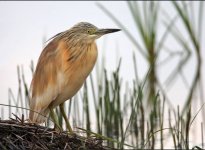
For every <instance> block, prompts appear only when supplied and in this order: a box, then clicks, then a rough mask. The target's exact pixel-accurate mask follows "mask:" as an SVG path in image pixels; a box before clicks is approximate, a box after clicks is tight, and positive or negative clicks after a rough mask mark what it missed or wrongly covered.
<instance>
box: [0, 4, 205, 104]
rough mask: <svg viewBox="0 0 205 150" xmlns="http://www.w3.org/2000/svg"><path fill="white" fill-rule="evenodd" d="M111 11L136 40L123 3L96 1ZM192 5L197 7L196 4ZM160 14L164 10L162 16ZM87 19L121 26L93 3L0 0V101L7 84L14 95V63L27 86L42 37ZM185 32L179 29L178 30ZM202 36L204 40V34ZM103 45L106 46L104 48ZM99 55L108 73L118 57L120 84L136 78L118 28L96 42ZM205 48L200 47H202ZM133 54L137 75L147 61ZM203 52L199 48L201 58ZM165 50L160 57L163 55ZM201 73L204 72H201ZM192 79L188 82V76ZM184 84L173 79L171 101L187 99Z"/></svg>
mask: <svg viewBox="0 0 205 150" xmlns="http://www.w3.org/2000/svg"><path fill="white" fill-rule="evenodd" d="M99 3H101V4H103V5H104V6H105V7H106V8H107V9H108V10H110V11H111V12H112V13H113V14H114V15H115V16H117V18H118V19H119V20H120V21H121V22H122V23H123V24H124V26H126V27H127V28H128V29H129V30H130V31H132V33H133V35H134V36H135V38H136V39H140V38H139V36H138V35H137V34H136V33H137V30H136V27H135V24H134V22H133V19H132V16H131V15H130V12H129V9H128V7H127V4H126V2H124V1H118V2H108V1H102V2H99ZM160 4H161V5H162V7H163V8H164V9H165V10H166V11H168V13H170V15H171V16H172V17H174V15H175V13H174V11H173V8H172V6H170V3H169V2H160ZM194 6H195V5H194ZM161 15H162V14H161ZM81 21H86V22H90V23H92V24H94V25H95V26H97V27H99V28H119V27H118V26H117V25H116V24H115V23H114V21H112V20H111V19H110V18H109V17H108V16H107V15H106V14H105V13H104V12H103V11H102V10H101V9H100V8H99V7H97V5H96V2H94V1H90V2H82V1H77V2H74V1H71V2H65V1H62V2H57V1H51V2H49V1H44V2H40V1H37V2H20V1H16V2H15V1H14V2H3V1H0V58H1V59H0V81H1V82H0V91H1V96H0V103H5V104H6V103H7V100H8V88H12V90H13V91H14V94H16V93H17V85H18V82H17V69H16V66H17V65H23V66H24V71H25V75H26V81H27V83H28V84H30V81H31V72H30V70H29V66H30V61H31V60H34V62H35V64H36V63H37V60H38V57H39V55H40V53H41V51H42V40H43V36H46V38H47V39H48V38H49V37H52V36H53V35H55V34H57V33H59V32H61V31H64V30H66V29H68V28H70V27H72V26H73V25H74V24H76V23H78V22H81ZM158 29H159V33H161V32H163V31H164V27H163V25H159V27H158ZM181 31H182V32H183V29H181ZM203 39H204V38H203ZM169 40H170V41H168V42H170V45H172V46H173V47H174V46H175V45H176V44H175V43H174V40H173V39H171V38H170V39H169ZM103 43H105V45H106V46H105V47H104V49H103ZM97 44H98V50H99V55H98V56H99V57H98V61H99V62H101V60H102V54H103V53H105V59H106V69H108V71H112V70H115V69H116V62H117V57H119V56H120V57H122V67H121V74H122V77H123V80H124V82H126V81H128V82H132V79H133V78H134V71H133V61H132V54H133V51H134V52H137V50H136V48H135V47H134V46H133V44H132V43H131V42H130V41H129V39H128V38H127V37H126V36H125V34H124V33H123V31H122V32H118V33H115V34H110V35H106V36H105V37H102V38H100V39H98V40H97ZM202 47H203V48H204V47H205V46H204V45H203V46H202ZM136 54H137V65H138V72H139V74H140V77H142V76H143V75H144V73H145V72H146V70H147V67H146V66H147V65H146V63H145V61H143V58H142V56H141V55H140V54H139V52H137V53H136ZM204 54H205V52H203V58H204ZM163 56H164V54H162V55H161V57H162V58H161V59H160V60H162V59H163ZM176 61H177V59H175V60H173V61H172V62H170V63H169V64H168V65H166V66H165V67H163V68H162V69H160V70H158V75H159V76H160V79H162V81H164V80H165V78H166V77H167V76H166V75H167V74H168V73H169V72H170V70H171V69H170V68H173V64H175V63H176ZM194 64H195V59H192V61H190V63H189V64H188V65H187V67H186V69H185V75H186V77H187V78H189V79H190V78H192V77H193V69H194ZM203 71H204V70H203ZM190 81H191V80H190ZM185 89H186V88H185V87H184V85H183V83H182V80H181V79H177V80H176V82H175V86H173V87H172V88H171V89H170V91H169V93H168V94H169V96H170V99H173V104H174V105H175V106H176V105H177V104H180V105H181V104H183V103H184V101H183V100H184V98H185V97H186V91H185Z"/></svg>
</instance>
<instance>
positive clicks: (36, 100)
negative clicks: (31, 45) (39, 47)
mask: <svg viewBox="0 0 205 150" xmlns="http://www.w3.org/2000/svg"><path fill="white" fill-rule="evenodd" d="M58 45H59V42H58V41H56V40H53V41H51V42H50V43H49V44H48V45H47V46H46V47H45V48H44V50H43V51H42V53H41V55H40V57H39V60H38V64H37V67H36V71H35V73H34V76H33V79H32V83H31V101H30V108H31V109H32V110H34V111H38V112H41V111H43V110H44V109H46V108H47V107H48V105H49V104H50V103H51V102H52V101H53V100H55V98H56V97H57V95H58V83H57V82H58V80H57V73H58V69H59V67H60V64H59V63H58V61H59V60H58Z"/></svg>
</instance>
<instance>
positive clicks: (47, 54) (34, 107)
mask: <svg viewBox="0 0 205 150" xmlns="http://www.w3.org/2000/svg"><path fill="white" fill-rule="evenodd" d="M117 31H120V29H99V28H97V27H95V26H94V25H92V24H90V23H87V22H80V23H78V24H76V25H74V26H73V27H72V28H70V29H69V30H66V31H64V32H61V33H59V34H57V35H55V36H54V37H53V38H51V40H50V42H49V43H48V44H47V46H46V47H45V48H44V49H43V51H42V53H41V55H40V57H39V60H38V64H37V67H36V70H35V72H34V75H33V79H32V82H31V87H30V90H31V99H30V109H31V111H30V114H29V120H30V122H32V123H37V124H40V123H43V122H45V121H46V117H44V116H47V115H48V113H49V112H50V114H51V118H52V119H53V121H54V123H55V125H57V126H59V125H58V123H57V122H58V121H57V118H56V116H55V114H54V111H53V109H54V108H55V107H57V106H58V105H60V112H61V114H62V116H63V118H64V120H65V123H66V127H67V129H68V130H69V132H72V128H71V126H70V123H69V121H68V119H67V117H66V113H65V111H64V102H65V101H66V100H68V99H70V98H72V97H73V96H74V95H75V94H76V93H77V91H78V90H79V89H80V88H81V86H82V85H83V83H84V81H85V80H86V78H87V76H88V75H89V73H90V72H91V71H92V69H93V67H94V65H95V62H96V59H97V46H96V43H95V40H96V39H98V38H99V37H101V36H103V35H105V34H108V33H113V32H117ZM36 112H38V113H36Z"/></svg>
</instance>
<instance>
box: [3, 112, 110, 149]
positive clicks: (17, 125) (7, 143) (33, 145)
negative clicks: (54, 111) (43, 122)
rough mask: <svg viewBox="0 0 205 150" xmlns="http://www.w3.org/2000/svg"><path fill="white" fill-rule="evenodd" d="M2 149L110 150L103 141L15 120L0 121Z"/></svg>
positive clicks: (18, 119)
mask: <svg viewBox="0 0 205 150" xmlns="http://www.w3.org/2000/svg"><path fill="white" fill-rule="evenodd" d="M0 149H6V150H7V149H12V150H13V149H15V150H18V149H21V150H25V149H26V150H27V149H29V150H32V149H33V150H37V149H38V150H46V149H49V150H62V149H65V150H70V149H75V150H76V149H92V150H98V149H102V150H106V149H110V148H107V147H105V146H102V140H100V139H97V138H94V137H92V138H91V137H89V138H88V137H83V136H79V135H77V134H68V132H66V131H64V132H56V131H54V130H53V129H51V128H48V127H44V126H39V125H35V124H31V123H27V122H25V121H24V120H23V119H20V118H18V117H17V116H16V118H15V119H12V118H11V119H10V120H0Z"/></svg>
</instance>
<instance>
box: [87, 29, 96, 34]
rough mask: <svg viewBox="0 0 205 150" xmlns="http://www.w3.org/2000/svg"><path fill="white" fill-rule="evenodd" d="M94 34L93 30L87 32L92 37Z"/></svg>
mask: <svg viewBox="0 0 205 150" xmlns="http://www.w3.org/2000/svg"><path fill="white" fill-rule="evenodd" d="M94 32H95V30H93V29H88V30H87V33H88V34H90V35H92V34H94Z"/></svg>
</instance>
